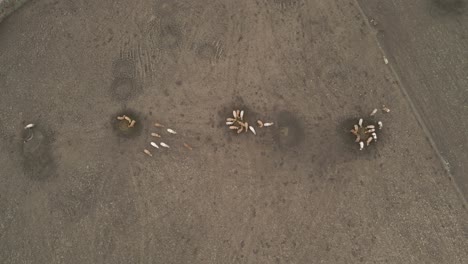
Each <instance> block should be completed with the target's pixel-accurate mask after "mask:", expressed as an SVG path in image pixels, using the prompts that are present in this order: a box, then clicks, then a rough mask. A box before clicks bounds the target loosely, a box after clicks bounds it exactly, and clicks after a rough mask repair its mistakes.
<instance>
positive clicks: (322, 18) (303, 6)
mask: <svg viewBox="0 0 468 264" xmlns="http://www.w3.org/2000/svg"><path fill="white" fill-rule="evenodd" d="M90 2H92V3H90ZM376 35H377V30H376V29H375V28H373V27H371V26H369V24H368V23H367V19H366V18H365V17H363V15H362V12H361V9H360V8H359V7H358V6H357V3H356V2H355V1H354V0H336V1H325V0H323V1H320V0H310V1H303V0H260V1H247V0H245V1H229V0H219V1H214V0H213V1H212V0H198V1H195V0H185V1H182V0H179V1H174V0H172V1H169V0H165V1H162V0H160V1H149V0H140V1H135V2H132V3H131V4H130V3H129V2H125V3H124V2H117V1H111V0H102V1H83V0H79V1H69V0H66V1H53V0H39V1H32V2H30V3H28V4H26V5H25V6H23V7H22V8H21V9H20V10H19V11H18V12H16V13H14V14H13V15H12V16H10V17H9V18H7V19H6V20H4V21H3V22H2V23H1V24H0V89H1V92H2V96H1V97H0V112H1V113H2V115H0V124H1V126H0V149H1V152H0V153H1V155H0V175H1V184H0V209H1V211H0V249H1V250H0V263H360V262H362V263H466V261H467V260H468V252H467V251H466V248H467V247H468V241H467V235H468V227H467V224H466V223H467V219H468V214H467V210H466V206H465V204H464V201H463V198H462V197H461V196H460V195H459V193H458V192H457V190H456V188H455V186H454V184H453V182H452V180H451V179H452V178H451V177H450V175H449V174H448V173H447V172H446V171H445V169H444V165H443V164H442V162H441V161H440V159H439V157H438V154H437V153H436V151H435V150H434V149H433V148H432V146H431V143H430V141H429V139H427V137H426V136H427V135H426V133H425V132H424V130H423V129H422V128H421V126H420V125H419V123H418V120H417V118H416V117H415V114H414V112H413V110H412V108H411V107H410V104H409V102H408V100H407V99H406V97H405V96H404V94H403V93H402V89H401V86H400V83H399V82H398V81H397V78H396V77H395V75H394V72H393V71H392V70H391V69H390V68H389V65H386V64H385V63H384V60H383V54H382V52H381V49H380V48H379V45H378V42H377V37H376ZM383 104H385V105H387V106H388V107H390V109H391V112H390V113H382V112H379V113H378V114H377V115H376V119H375V120H373V121H376V120H382V121H383V123H384V129H383V130H382V133H381V134H380V137H379V141H378V142H377V143H376V144H375V145H371V146H370V147H369V148H368V149H366V150H365V151H359V150H358V149H359V147H358V145H357V144H356V143H354V142H353V137H352V135H351V134H350V133H349V130H350V129H351V128H352V125H353V124H354V123H355V122H357V120H358V118H359V117H365V118H366V120H367V119H369V117H368V116H369V114H370V112H371V111H372V109H374V108H376V107H377V108H380V107H381V106H382V105H383ZM237 108H239V109H245V110H246V118H247V119H248V120H249V123H254V122H255V120H257V119H258V118H261V119H263V120H265V121H267V120H268V121H273V122H275V125H274V126H273V127H269V128H264V129H260V128H258V129H257V136H254V135H253V134H251V133H242V134H241V135H237V134H236V133H235V132H233V131H229V129H227V127H226V126H225V124H224V122H225V119H226V117H229V116H230V115H232V110H233V109H237ZM123 113H128V114H129V115H130V116H132V117H134V118H135V119H136V120H137V126H136V127H135V129H134V130H132V131H131V132H128V133H127V132H123V131H122V130H121V129H119V127H118V126H117V122H116V116H118V115H120V114H123ZM31 122H32V123H35V124H36V127H35V128H33V131H34V137H33V139H31V140H30V141H28V142H26V143H23V140H24V138H25V137H26V136H27V135H25V134H26V132H25V131H24V129H23V127H24V126H25V125H26V124H28V123H31ZM155 122H158V123H161V124H164V125H166V126H168V127H170V128H172V129H174V130H176V131H177V132H178V134H177V135H170V134H168V133H165V132H164V130H163V129H161V128H156V127H154V126H153V124H154V123H155ZM152 132H157V133H160V134H161V135H162V136H163V138H162V139H161V140H163V141H164V142H166V143H167V144H168V145H170V146H171V148H170V149H160V150H156V149H154V148H151V146H150V145H149V142H150V141H151V140H154V138H152V137H151V135H150V134H151V133H152ZM184 143H188V144H190V145H191V146H192V148H193V149H192V150H188V149H187V148H185V147H184V146H183V144H184ZM144 148H148V149H151V150H152V152H153V157H149V156H147V155H145V154H144V153H143V149H144ZM153 149H154V150H153Z"/></svg>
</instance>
